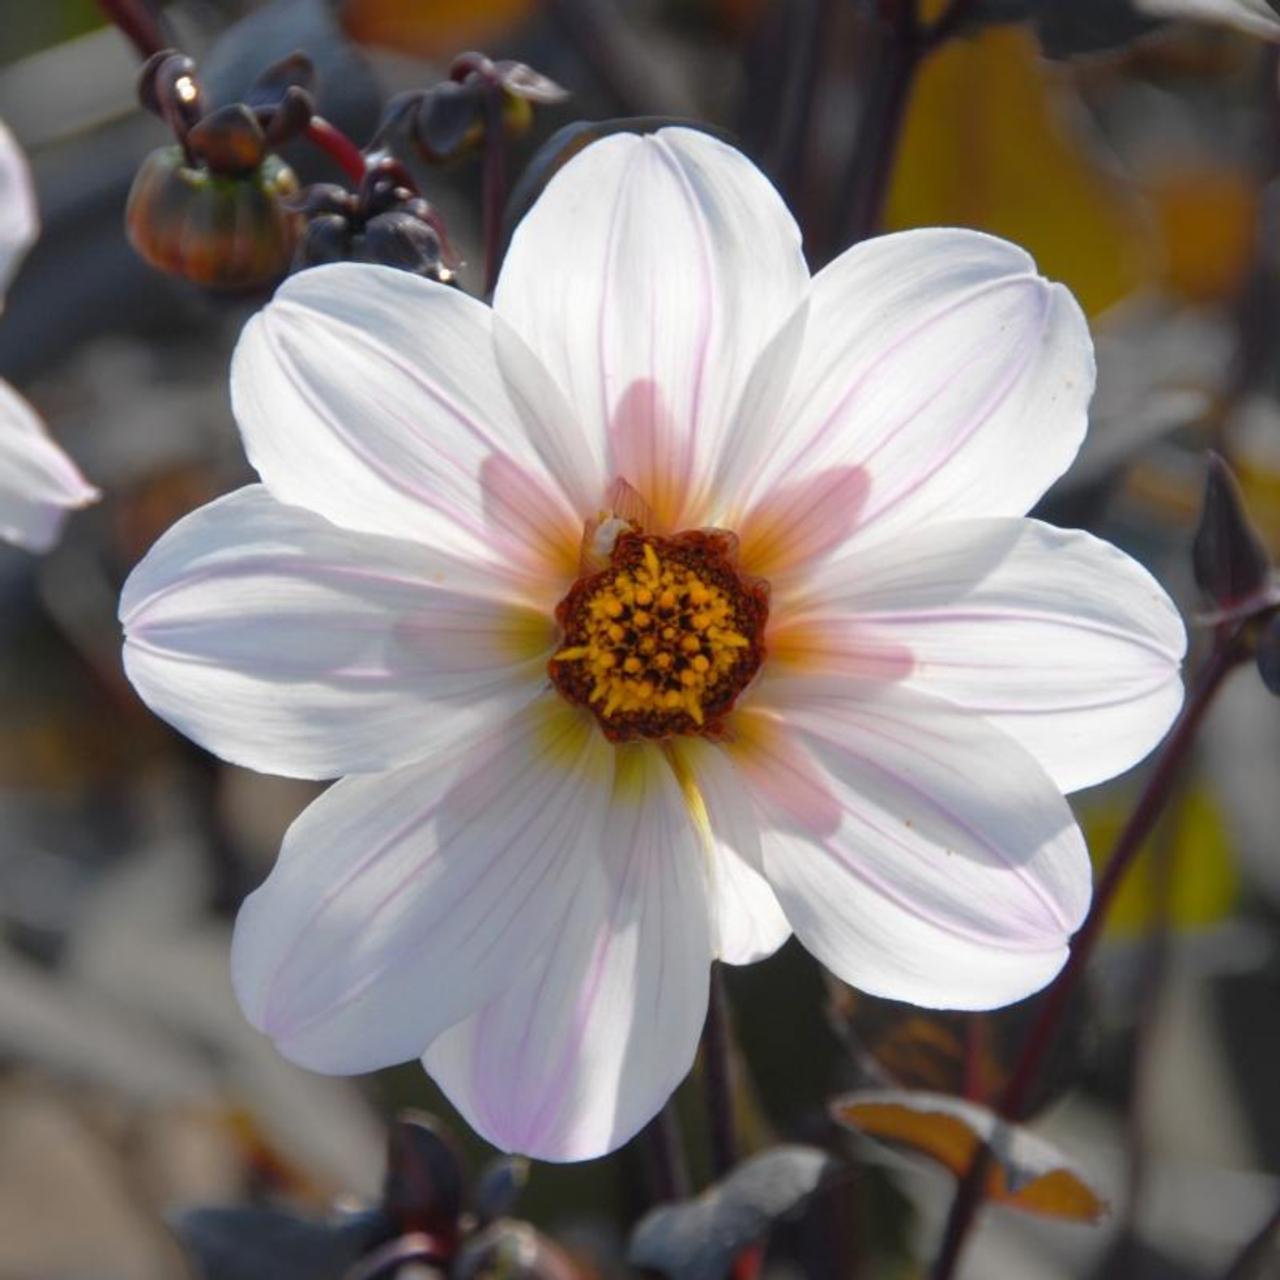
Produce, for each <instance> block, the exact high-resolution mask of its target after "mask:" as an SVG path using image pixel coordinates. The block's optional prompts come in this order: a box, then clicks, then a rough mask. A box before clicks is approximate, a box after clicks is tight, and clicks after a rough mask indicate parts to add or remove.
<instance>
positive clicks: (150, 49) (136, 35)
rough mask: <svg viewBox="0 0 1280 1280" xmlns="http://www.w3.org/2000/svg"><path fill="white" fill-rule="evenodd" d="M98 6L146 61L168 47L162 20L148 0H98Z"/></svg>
mask: <svg viewBox="0 0 1280 1280" xmlns="http://www.w3.org/2000/svg"><path fill="white" fill-rule="evenodd" d="M98 7H99V8H100V9H101V10H102V12H103V13H105V14H106V15H107V18H108V20H109V21H111V22H112V23H114V24H115V25H116V26H117V27H119V29H120V31H121V34H123V35H124V36H125V37H126V38H127V39H128V40H129V43H130V44H132V45H133V47H134V48H135V49H136V50H137V51H138V56H139V57H140V58H142V59H143V60H144V61H145V60H146V59H147V58H149V57H151V55H152V54H153V53H159V52H160V50H161V49H164V48H167V47H168V42H167V41H166V40H165V38H164V32H163V31H162V30H161V29H160V22H159V20H158V19H157V18H156V15H155V14H154V13H153V12H152V10H151V6H150V5H149V4H147V2H146V0H98Z"/></svg>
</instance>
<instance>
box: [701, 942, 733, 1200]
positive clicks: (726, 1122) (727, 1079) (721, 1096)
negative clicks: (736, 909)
mask: <svg viewBox="0 0 1280 1280" xmlns="http://www.w3.org/2000/svg"><path fill="white" fill-rule="evenodd" d="M702 1073H703V1083H704V1086H705V1091H706V1100H707V1127H708V1130H709V1132H710V1135H711V1168H712V1172H713V1174H714V1176H715V1177H716V1178H723V1177H724V1175H725V1174H726V1173H728V1172H729V1170H730V1169H732V1168H733V1166H734V1164H735V1163H736V1162H737V1159H738V1135H737V1125H736V1124H735V1123H734V1091H733V1039H732V1033H731V1031H730V1029H729V1002H728V999H727V997H726V995H725V989H724V973H723V971H722V969H721V965H720V961H719V960H716V961H713V962H712V965H711V987H710V990H709V992H708V996H707V1022H706V1026H705V1027H704V1028H703V1031H702Z"/></svg>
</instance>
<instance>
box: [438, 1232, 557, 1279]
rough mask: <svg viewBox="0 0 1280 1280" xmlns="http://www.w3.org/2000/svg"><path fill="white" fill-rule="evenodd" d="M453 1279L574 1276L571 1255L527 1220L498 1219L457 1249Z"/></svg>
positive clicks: (555, 1277) (452, 1271)
mask: <svg viewBox="0 0 1280 1280" xmlns="http://www.w3.org/2000/svg"><path fill="white" fill-rule="evenodd" d="M450 1275H451V1276H453V1278H454V1280H577V1277H578V1275H579V1271H578V1268H577V1267H576V1266H575V1265H574V1262H573V1259H572V1258H570V1257H569V1255H568V1254H567V1253H565V1251H564V1250H563V1249H561V1248H560V1246H559V1245H558V1244H556V1243H555V1241H554V1240H548V1239H547V1237H546V1236H544V1235H543V1234H542V1233H541V1232H540V1231H537V1230H535V1229H534V1228H533V1227H531V1226H530V1225H529V1224H528V1223H527V1222H512V1221H510V1220H508V1219H500V1220H499V1221H497V1222H494V1223H490V1225H489V1226H487V1227H485V1228H484V1230H483V1231H480V1232H478V1233H477V1234H476V1235H474V1236H472V1237H471V1239H470V1240H468V1241H467V1243H466V1244H465V1245H463V1247H462V1248H461V1249H460V1250H459V1251H458V1256H457V1258H456V1259H455V1260H454V1263H453V1267H452V1270H451V1271H450Z"/></svg>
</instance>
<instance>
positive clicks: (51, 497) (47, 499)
mask: <svg viewBox="0 0 1280 1280" xmlns="http://www.w3.org/2000/svg"><path fill="white" fill-rule="evenodd" d="M98 497H99V494H98V491H97V489H95V488H94V487H93V486H92V485H91V484H89V482H88V481H87V480H85V478H84V477H83V476H82V475H81V474H80V472H79V470H78V469H77V468H76V465H75V463H74V462H72V461H71V459H70V458H69V457H67V455H66V454H65V453H63V452H62V450H61V449H59V448H58V446H57V445H56V444H54V442H53V441H52V440H51V439H50V438H49V434H48V432H47V431H46V430H45V428H44V423H42V422H41V421H40V418H39V416H38V415H37V414H36V412H35V410H34V409H32V407H31V406H30V405H29V404H28V403H27V402H26V401H25V400H24V399H23V398H22V397H21V396H20V395H19V394H18V393H17V392H16V391H15V390H14V389H13V388H12V387H11V386H10V385H9V384H8V383H7V382H4V381H3V380H0V538H3V539H4V540H5V541H6V542H14V543H17V545H18V546H20V547H26V548H27V550H29V551H47V550H48V549H49V548H50V547H51V546H53V544H54V543H55V542H56V541H57V540H58V535H59V533H61V531H62V525H63V522H64V521H65V520H66V518H67V513H68V512H69V511H73V510H76V509H77V508H79V507H86V506H88V505H89V503H91V502H96V501H97V499H98Z"/></svg>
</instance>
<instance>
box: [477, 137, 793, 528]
mask: <svg viewBox="0 0 1280 1280" xmlns="http://www.w3.org/2000/svg"><path fill="white" fill-rule="evenodd" d="M807 284H808V271H807V269H806V267H805V263H804V258H803V257H802V255H801V252H800V233H799V230H798V229H797V227H796V225H795V222H794V220H793V219H792V217H791V215H790V214H789V213H788V212H787V209H786V206H785V205H784V204H783V203H782V200H781V199H780V197H779V196H778V194H777V192H776V191H775V190H774V189H773V187H772V186H770V184H769V182H768V180H767V179H766V178H765V177H764V175H763V174H761V173H760V171H759V170H758V169H756V168H755V166H754V165H752V164H751V162H750V161H749V160H747V159H746V158H745V157H744V156H743V155H741V154H740V153H739V152H737V151H735V150H734V149H733V148H732V147H728V146H726V145H725V144H724V143H722V142H719V141H717V140H716V139H714V138H711V137H708V136H707V135H706V134H703V133H698V132H696V131H693V130H689V129H663V130H661V131H659V132H658V133H656V134H651V135H648V136H643V137H642V136H639V135H635V134H620V135H616V136H614V137H610V138H605V139H603V140H602V141H600V142H596V143H594V144H592V145H591V146H590V147H588V148H587V149H586V150H585V151H584V152H582V154H581V155H579V156H576V157H575V158H574V159H573V160H571V161H570V162H569V163H568V164H567V165H565V167H564V168H563V169H562V170H561V171H560V172H559V173H558V174H556V176H555V177H554V178H553V179H552V180H551V182H550V183H548V185H547V188H546V190H545V191H544V192H543V194H542V196H541V197H540V198H539V199H538V202H537V203H536V204H535V205H534V207H533V208H532V210H530V212H529V213H528V215H527V216H526V217H525V218H524V220H523V222H521V224H520V226H519V227H518V228H517V229H516V232H515V235H514V236H513V237H512V241H511V248H510V250H509V252H508V254H507V257H506V261H505V263H504V265H503V268H502V276H501V278H500V279H499V281H498V287H497V291H496V293H495V295H494V307H495V309H496V310H497V311H498V312H499V313H500V314H501V315H502V316H503V317H504V318H505V319H507V320H509V321H510V322H511V324H512V325H513V326H514V327H515V328H516V329H517V330H518V331H519V332H520V333H521V334H522V335H523V336H524V338H525V339H526V341H527V342H528V343H529V345H530V346H531V347H532V348H533V350H534V352H535V354H536V355H538V356H539V357H540V358H541V360H542V362H543V364H544V365H545V366H546V367H547V369H549V370H550V372H551V373H552V375H553V376H554V377H555V378H556V379H557V380H558V381H559V383H560V385H561V387H562V388H563V389H564V391H565V392H566V394H567V395H568V398H569V400H570V402H571V403H572V405H573V407H574V409H575V410H576V412H577V414H578V416H579V419H580V420H581V422H582V423H583V425H584V426H585V427H586V428H587V429H588V431H593V432H595V433H596V434H597V436H598V438H599V439H600V440H601V441H603V440H604V439H605V438H606V436H609V437H611V440H612V446H613V448H612V456H613V465H614V470H615V471H616V472H619V473H621V474H622V475H623V476H624V478H625V479H627V480H628V481H629V482H630V483H631V484H632V485H633V486H634V487H635V488H636V489H638V490H639V491H640V493H641V494H642V495H643V496H644V497H645V499H646V500H647V501H648V502H649V503H650V505H651V506H652V507H653V508H654V509H655V511H657V512H658V513H659V515H660V517H661V518H663V519H664V521H665V522H666V523H669V524H679V523H680V522H681V520H688V519H689V518H690V516H689V512H688V504H689V502H690V501H691V495H690V493H689V489H690V486H691V485H692V484H693V483H694V481H695V480H696V479H697V478H700V477H705V476H707V475H709V471H708V468H709V466H710V464H711V462H712V461H713V460H714V458H715V457H716V456H717V454H718V452H719V450H720V448H721V446H722V443H723V441H724V438H725V435H726V432H727V430H728V428H729V427H730V425H731V423H732V421H733V412H734V410H735V408H736V406H737V401H738V399H739V397H740V395H741V393H742V390H743V387H744V386H745V384H746V380H747V377H748V375H749V374H750V372H751V369H752V367H753V365H754V364H755V360H756V357H757V356H758V354H759V353H760V352H761V350H762V349H763V348H764V346H765V344H766V342H768V340H769V338H770V337H771V335H772V334H773V333H774V331H775V330H776V329H777V328H778V326H779V325H780V324H781V323H782V322H783V320H784V319H785V318H786V317H787V316H788V315H790V313H791V312H792V310H793V308H794V307H795V306H796V304H797V303H798V302H799V301H800V300H801V298H802V297H803V294H804V291H805V289H806V287H807ZM682 513H683V514H682Z"/></svg>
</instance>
